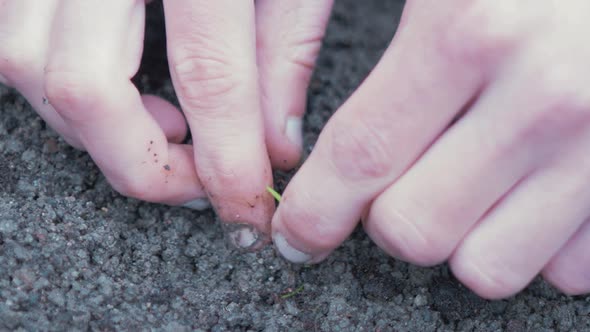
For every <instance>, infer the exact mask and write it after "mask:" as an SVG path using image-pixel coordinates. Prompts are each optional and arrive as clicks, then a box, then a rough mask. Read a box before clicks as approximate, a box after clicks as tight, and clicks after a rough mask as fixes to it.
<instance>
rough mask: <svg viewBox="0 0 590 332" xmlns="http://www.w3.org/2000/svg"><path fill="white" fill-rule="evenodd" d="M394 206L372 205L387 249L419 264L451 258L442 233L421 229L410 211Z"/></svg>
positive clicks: (376, 229) (375, 225)
mask: <svg viewBox="0 0 590 332" xmlns="http://www.w3.org/2000/svg"><path fill="white" fill-rule="evenodd" d="M400 211H401V210H400V209H398V208H395V207H391V206H384V205H381V206H375V205H374V207H373V208H371V215H370V216H369V218H370V219H371V221H370V222H371V224H372V225H373V226H372V227H373V230H372V231H373V232H378V233H379V236H380V237H381V238H382V239H383V241H385V242H384V243H383V244H382V245H383V246H384V247H385V248H384V249H385V250H386V251H389V252H390V253H391V254H392V255H394V256H398V258H399V259H402V260H404V261H407V262H410V263H413V264H416V265H420V266H433V265H436V264H440V263H442V262H443V261H444V260H445V259H447V258H448V256H449V254H450V249H448V245H447V244H446V243H445V242H444V241H443V240H442V239H441V237H437V236H433V235H431V234H429V233H428V232H424V231H423V230H422V229H420V228H419V227H418V226H417V225H416V224H415V223H414V222H413V220H414V219H412V217H409V215H408V214H407V213H401V212H400Z"/></svg>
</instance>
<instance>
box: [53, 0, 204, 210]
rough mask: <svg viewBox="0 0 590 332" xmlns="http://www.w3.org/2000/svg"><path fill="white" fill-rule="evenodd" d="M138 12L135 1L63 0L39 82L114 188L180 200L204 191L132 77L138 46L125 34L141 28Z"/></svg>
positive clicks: (186, 155) (187, 155)
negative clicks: (47, 58) (146, 105)
mask: <svg viewBox="0 0 590 332" xmlns="http://www.w3.org/2000/svg"><path fill="white" fill-rule="evenodd" d="M143 13H144V3H143V2H141V1H139V2H138V1H132V0H126V1H120V0H109V1H102V0H100V1H99V0H92V1H83V2H80V1H76V0H64V1H62V2H61V5H60V8H59V11H58V14H57V16H56V18H55V20H54V27H53V35H52V44H51V52H50V54H49V62H48V64H47V67H46V78H45V90H46V93H47V96H48V99H49V101H50V102H51V104H52V105H53V106H54V107H55V108H56V110H57V111H58V112H59V113H60V115H61V116H62V117H63V118H64V120H65V121H66V122H67V123H68V124H69V125H70V126H72V127H75V128H76V130H77V132H78V134H79V137H80V140H81V141H82V143H83V144H84V146H85V147H86V149H87V150H88V152H89V153H90V155H91V156H92V158H93V159H94V161H95V162H96V164H97V165H98V167H99V168H100V169H101V170H102V172H103V173H104V174H105V176H106V177H107V179H108V180H109V182H110V183H111V184H112V185H113V187H114V188H115V189H116V190H117V191H119V192H121V193H122V194H124V195H127V196H131V197H135V198H139V199H142V200H147V201H152V202H162V203H167V204H174V205H176V204H183V203H185V202H189V201H192V200H194V199H197V198H201V197H203V196H204V193H203V190H202V187H201V184H200V182H199V180H198V178H197V175H196V172H195V170H194V160H193V155H192V152H191V150H190V148H189V147H188V146H183V145H177V144H171V143H168V141H167V140H166V136H165V134H164V132H163V131H162V129H161V128H160V127H159V125H158V123H157V122H156V120H155V119H154V118H153V117H152V116H151V115H150V114H149V112H148V111H147V110H146V109H145V107H144V105H143V103H142V99H141V97H140V95H139V92H138V91H137V90H136V88H135V87H134V86H133V84H132V83H131V81H130V77H132V76H133V74H134V71H136V70H137V65H138V62H137V61H134V59H133V56H132V54H137V53H138V52H137V47H136V42H135V41H134V40H129V39H130V36H129V34H132V35H136V34H137V31H141V30H142V29H139V28H138V27H133V25H142V24H143ZM128 33H129V34H128Z"/></svg>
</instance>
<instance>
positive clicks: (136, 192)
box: [110, 176, 158, 201]
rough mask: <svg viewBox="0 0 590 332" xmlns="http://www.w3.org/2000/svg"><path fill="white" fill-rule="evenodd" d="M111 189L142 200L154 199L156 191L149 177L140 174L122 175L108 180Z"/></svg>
mask: <svg viewBox="0 0 590 332" xmlns="http://www.w3.org/2000/svg"><path fill="white" fill-rule="evenodd" d="M110 182H111V185H112V187H113V189H115V191H116V192H118V193H119V194H121V195H123V196H125V197H130V198H135V199H139V200H143V201H155V200H156V197H155V193H157V192H158V190H156V189H157V188H155V187H154V186H153V185H152V182H151V181H149V179H146V178H145V177H141V176H122V177H120V178H118V179H117V180H116V181H110Z"/></svg>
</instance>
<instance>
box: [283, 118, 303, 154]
mask: <svg viewBox="0 0 590 332" xmlns="http://www.w3.org/2000/svg"><path fill="white" fill-rule="evenodd" d="M302 128H303V121H302V120H301V118H298V117H295V116H290V117H288V118H287V123H286V124H285V135H286V136H287V138H288V139H289V140H290V141H291V143H293V144H294V145H296V146H298V147H302V146H303V137H302Z"/></svg>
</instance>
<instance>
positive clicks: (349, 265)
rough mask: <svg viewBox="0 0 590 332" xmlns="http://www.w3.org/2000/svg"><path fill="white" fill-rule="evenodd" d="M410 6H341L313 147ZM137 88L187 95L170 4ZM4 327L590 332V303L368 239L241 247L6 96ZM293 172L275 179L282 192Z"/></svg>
mask: <svg viewBox="0 0 590 332" xmlns="http://www.w3.org/2000/svg"><path fill="white" fill-rule="evenodd" d="M402 7H403V1H399V0H367V1H358V0H338V1H336V8H335V10H334V14H333V17H332V20H331V23H330V26H329V29H328V34H327V37H326V39H325V45H324V48H323V50H322V53H321V56H320V59H319V61H318V68H317V71H316V73H315V75H314V78H313V81H312V83H311V86H310V89H309V97H310V98H309V112H308V114H307V116H306V122H305V142H306V151H307V152H309V151H310V150H311V149H312V147H313V144H314V142H315V140H316V138H317V136H318V133H319V132H320V130H321V129H322V127H323V125H324V124H325V123H326V121H327V119H328V118H329V117H330V116H331V114H332V113H333V112H334V110H336V109H337V108H338V106H339V105H340V104H341V103H342V102H343V101H344V100H345V99H346V98H347V96H349V95H350V93H351V92H352V91H353V90H354V89H355V88H356V87H357V86H358V85H359V83H360V82H361V81H362V79H363V78H364V77H365V76H366V75H367V73H368V72H369V71H370V69H371V68H372V67H373V66H374V65H375V63H376V62H377V61H378V59H379V57H380V55H381V54H382V52H383V50H384V49H385V47H386V46H387V44H388V42H389V41H390V40H391V37H392V36H393V34H394V31H395V28H396V25H397V23H398V21H399V16H400V13H401V10H402ZM147 33H148V34H147V38H146V56H145V57H144V62H143V65H142V69H141V72H140V73H139V74H138V75H137V77H136V79H135V82H136V83H137V84H138V86H139V87H140V89H141V90H142V91H144V92H150V93H157V94H158V95H161V96H164V97H166V98H168V99H169V100H172V101H175V96H174V92H173V89H172V86H171V84H170V79H169V77H168V70H167V67H166V63H165V50H164V46H165V40H164V34H163V25H162V19H161V4H160V3H158V2H155V3H153V4H151V5H150V11H149V24H148V29H147ZM0 112H1V116H0V170H1V172H0V188H1V189H0V330H27V331H35V330H54V331H57V330H89V329H90V330H104V331H111V330H113V331H114V330H150V329H154V330H163V331H183V330H197V331H287V330H288V331H455V330H459V331H503V330H505V331H570V330H576V331H590V297H567V296H564V295H561V294H560V293H559V292H557V291H556V290H554V289H553V288H551V287H550V286H549V285H547V284H546V283H545V282H543V281H542V280H535V281H534V282H533V284H532V285H531V286H530V287H528V288H527V289H526V290H525V291H524V292H522V293H520V294H518V295H517V296H515V297H513V298H510V299H507V300H502V301H485V300H482V299H480V298H478V297H477V296H475V295H474V294H473V293H472V292H470V291H469V290H467V289H466V288H464V287H463V286H461V284H460V283H459V282H457V281H456V280H455V279H454V278H453V276H452V274H451V273H450V272H449V270H448V268H447V267H446V266H444V265H443V266H439V267H435V268H419V267H416V266H412V265H408V264H405V263H402V262H399V261H396V260H394V259H392V258H390V257H388V256H387V255H385V254H384V253H383V252H382V251H380V250H379V249H378V248H377V247H376V246H375V245H374V244H372V243H371V241H370V240H369V239H368V238H367V236H366V235H365V234H364V233H363V232H362V230H360V229H359V230H357V231H355V233H354V234H353V235H352V236H351V238H350V239H349V240H348V241H346V242H345V243H344V244H343V245H342V246H341V247H340V248H339V249H338V250H337V251H336V252H335V253H334V254H333V255H332V256H331V257H329V258H328V259H327V260H326V261H325V262H324V263H322V264H319V265H317V266H308V267H306V266H294V265H290V264H288V263H287V262H285V261H284V260H283V259H281V258H279V257H277V255H276V254H275V252H274V251H273V250H272V249H271V248H267V249H265V250H263V251H261V252H258V253H247V254H245V253H240V252H237V251H234V250H233V249H231V248H230V247H229V246H228V245H227V244H226V242H225V241H224V237H223V234H222V230H221V228H220V226H219V225H218V224H217V223H216V222H215V218H214V215H213V213H212V212H211V211H205V212H196V211H192V210H188V209H184V208H171V207H167V206H163V205H157V204H149V203H144V202H140V201H137V200H133V199H129V198H125V197H122V196H120V195H118V194H117V193H115V192H114V191H113V190H112V189H111V188H110V186H109V185H108V183H107V182H106V181H105V179H104V177H103V176H102V175H101V174H100V172H99V171H98V170H97V168H96V166H95V165H94V164H93V162H92V161H91V159H90V158H89V157H88V155H87V154H86V153H83V152H79V151H77V150H74V149H73V148H71V147H69V146H68V145H67V144H65V143H64V141H63V140H62V139H60V138H59V137H58V135H57V134H56V133H55V132H54V131H52V130H51V129H49V128H48V127H47V126H46V125H45V123H44V122H43V121H42V120H40V118H39V117H38V116H37V115H35V113H34V112H33V111H32V110H31V108H30V106H29V105H28V104H27V103H26V101H25V100H24V99H23V98H22V97H20V96H19V95H18V94H17V93H16V92H15V91H13V90H11V89H7V88H5V87H1V86H0ZM290 176H291V173H282V174H278V173H277V182H278V184H279V185H278V187H279V189H281V187H282V186H284V185H285V184H286V182H287V181H288V179H289V177H290Z"/></svg>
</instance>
